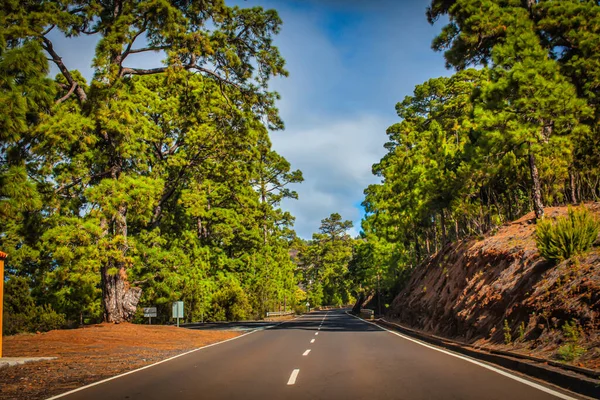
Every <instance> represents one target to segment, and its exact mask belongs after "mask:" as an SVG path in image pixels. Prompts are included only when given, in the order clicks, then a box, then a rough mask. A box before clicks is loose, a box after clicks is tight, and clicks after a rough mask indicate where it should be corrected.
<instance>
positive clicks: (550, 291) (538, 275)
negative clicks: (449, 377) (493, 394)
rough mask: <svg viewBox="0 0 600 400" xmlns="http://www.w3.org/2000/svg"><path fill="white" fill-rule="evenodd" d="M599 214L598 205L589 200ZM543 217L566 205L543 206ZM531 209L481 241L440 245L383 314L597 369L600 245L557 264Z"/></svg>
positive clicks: (453, 335)
mask: <svg viewBox="0 0 600 400" xmlns="http://www.w3.org/2000/svg"><path fill="white" fill-rule="evenodd" d="M588 208H590V209H591V210H592V211H593V212H594V213H595V214H597V215H600V203H594V204H590V205H588ZM546 213H547V216H548V217H556V216H559V215H566V213H567V208H566V207H554V208H547V209H546ZM533 218H534V216H533V213H531V214H528V215H526V216H524V217H523V218H521V219H519V220H517V221H514V222H512V223H510V224H507V225H505V226H503V227H501V228H500V229H499V230H498V231H497V232H495V233H493V234H491V235H489V236H488V237H486V238H484V239H483V240H466V241H461V242H458V243H453V244H450V245H448V246H446V247H445V248H444V249H442V250H441V251H440V252H438V253H437V254H435V255H434V256H432V257H431V258H429V259H428V260H426V261H425V262H424V263H423V264H422V265H421V266H420V267H419V268H418V269H416V270H415V272H414V273H413V275H412V277H411V279H410V281H409V283H408V284H407V286H406V287H405V288H404V289H403V290H402V291H401V292H400V293H399V294H398V296H396V298H395V299H394V301H393V303H392V304H391V306H390V309H389V310H388V312H387V315H388V318H389V319H392V320H397V321H398V322H400V323H402V324H404V325H407V326H410V327H412V328H415V329H420V330H423V331H426V332H428V333H432V334H435V335H440V336H444V337H448V338H452V339H457V340H460V341H464V342H467V343H470V344H475V345H485V346H493V347H498V348H502V349H504V350H510V351H518V352H524V353H527V354H533V355H536V356H541V357H545V358H549V359H558V360H562V361H565V362H570V363H573V364H575V365H579V366H585V367H588V368H594V369H599V368H600V245H599V243H598V241H596V243H595V246H594V247H593V248H592V250H591V251H589V252H588V253H587V254H585V255H584V256H580V257H574V258H572V259H569V260H566V261H564V262H562V263H560V264H558V265H553V264H551V263H549V262H547V261H546V260H544V259H543V258H542V257H541V256H540V254H539V253H538V251H537V248H536V244H535V222H534V219H533Z"/></svg>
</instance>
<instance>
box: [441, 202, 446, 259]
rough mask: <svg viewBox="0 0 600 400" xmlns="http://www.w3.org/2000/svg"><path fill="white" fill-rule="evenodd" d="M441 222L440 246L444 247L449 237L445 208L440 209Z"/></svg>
mask: <svg viewBox="0 0 600 400" xmlns="http://www.w3.org/2000/svg"><path fill="white" fill-rule="evenodd" d="M440 224H441V226H442V243H441V246H440V248H442V249H443V248H444V246H445V245H446V239H447V233H446V213H445V212H444V209H443V208H442V210H441V211H440Z"/></svg>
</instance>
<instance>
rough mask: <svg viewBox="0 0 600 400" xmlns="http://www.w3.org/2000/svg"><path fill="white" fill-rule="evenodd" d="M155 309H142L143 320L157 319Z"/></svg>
mask: <svg viewBox="0 0 600 400" xmlns="http://www.w3.org/2000/svg"><path fill="white" fill-rule="evenodd" d="M157 316H158V313H157V312H156V307H144V318H153V317H157Z"/></svg>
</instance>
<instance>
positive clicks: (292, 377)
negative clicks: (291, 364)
mask: <svg viewBox="0 0 600 400" xmlns="http://www.w3.org/2000/svg"><path fill="white" fill-rule="evenodd" d="M299 372H300V370H299V369H295V370H293V371H292V374H291V375H290V379H288V383H287V384H288V385H293V384H294V383H296V378H297V377H298V373H299Z"/></svg>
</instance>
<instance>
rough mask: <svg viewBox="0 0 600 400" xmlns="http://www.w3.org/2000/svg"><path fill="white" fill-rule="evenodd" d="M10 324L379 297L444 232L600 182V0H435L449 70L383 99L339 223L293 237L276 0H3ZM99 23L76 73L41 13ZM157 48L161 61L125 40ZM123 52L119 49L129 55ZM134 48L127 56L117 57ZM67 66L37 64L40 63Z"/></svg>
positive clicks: (456, 232) (498, 218)
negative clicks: (383, 126) (242, 1)
mask: <svg viewBox="0 0 600 400" xmlns="http://www.w3.org/2000/svg"><path fill="white" fill-rule="evenodd" d="M0 18H1V19H2V25H1V26H2V28H0V82H1V85H2V88H3V90H2V91H1V92H0V96H2V100H1V101H0V107H2V109H1V110H0V115H1V119H0V135H1V136H0V148H1V154H2V156H1V160H0V220H1V221H2V227H1V229H0V249H1V250H3V251H5V252H7V253H9V258H8V259H7V271H6V273H7V277H8V279H7V281H6V305H5V315H6V317H5V318H7V321H9V324H8V326H5V328H4V329H5V331H8V332H11V333H14V332H17V331H23V330H40V329H51V328H53V327H62V326H76V325H78V324H85V323H93V322H98V321H101V320H104V321H108V322H121V321H138V322H139V321H140V320H141V316H140V307H147V306H157V307H159V310H160V312H159V314H160V315H162V316H163V317H162V319H161V321H162V322H167V321H168V319H169V318H168V315H169V312H170V311H169V309H170V304H171V303H172V302H173V301H177V300H183V301H184V302H185V304H186V317H187V318H188V319H189V320H193V321H199V320H239V319H248V318H262V317H264V314H265V312H266V311H269V310H271V311H272V310H283V309H286V310H287V309H292V310H296V311H298V312H300V311H303V308H302V307H303V306H304V304H305V303H306V302H308V303H309V304H310V305H311V306H321V305H348V304H352V303H353V302H354V301H355V299H356V298H358V297H360V296H364V295H365V294H366V293H372V292H374V291H378V292H380V293H381V294H382V297H383V301H384V302H386V303H389V302H391V299H392V298H393V296H394V295H395V294H396V293H397V292H398V290H399V288H400V287H401V286H402V285H403V284H404V283H405V282H406V281H407V278H408V277H409V276H410V274H411V272H412V271H414V270H415V269H416V268H418V266H419V265H420V264H421V263H422V262H423V261H424V260H425V259H427V258H428V257H429V256H431V255H433V254H434V253H436V252H437V251H439V250H440V249H442V248H443V247H444V246H445V245H446V244H447V243H450V242H453V241H458V240H462V239H465V238H470V237H481V236H483V235H484V234H487V233H489V232H493V231H494V230H496V229H498V227H500V226H501V225H503V224H505V223H507V222H509V221H512V220H514V219H517V218H519V217H520V216H522V215H524V214H526V213H527V212H530V211H534V212H535V215H536V217H537V219H538V220H543V218H544V209H545V207H548V206H554V205H565V204H580V203H582V202H587V201H598V199H599V198H600V129H599V128H598V118H599V117H600V94H599V88H600V4H599V3H598V2H597V1H593V0H585V1H581V0H563V1H551V0H539V1H532V0H433V1H431V3H430V5H429V6H428V7H427V10H426V14H425V10H424V16H423V18H427V19H428V21H429V22H430V23H431V24H434V26H437V25H436V24H441V22H439V20H442V21H445V22H444V23H443V26H441V29H440V33H439V35H438V36H437V37H436V38H435V39H434V40H433V43H432V48H433V50H434V51H438V52H443V54H444V57H445V60H446V67H447V68H448V69H449V74H448V76H443V77H437V78H432V79H430V80H428V81H426V82H423V83H422V84H420V85H417V86H416V87H415V88H414V92H413V94H412V95H410V96H407V97H405V98H404V99H403V100H401V101H400V102H399V103H398V104H397V105H396V112H397V115H398V122H397V123H395V124H393V125H392V126H390V127H389V128H388V130H387V135H388V142H387V143H386V144H385V149H386V150H387V153H386V154H385V156H384V157H383V158H382V159H381V160H380V161H379V162H378V163H376V164H375V165H373V174H374V175H375V176H376V177H377V178H378V179H380V183H378V184H373V185H370V186H369V187H368V188H366V189H365V199H364V202H363V207H364V209H365V212H366V215H365V217H364V219H363V221H362V227H361V228H362V230H361V233H360V236H359V237H356V238H352V237H351V236H350V235H349V233H348V232H349V229H350V228H351V227H352V222H351V221H346V220H344V219H343V218H342V216H340V215H339V214H337V213H333V214H331V215H330V216H328V217H326V218H324V219H323V220H322V221H321V226H320V228H319V231H318V232H317V233H315V234H313V237H312V239H310V240H305V239H301V238H298V237H297V236H296V234H295V232H294V230H293V222H294V217H293V216H292V215H291V214H290V213H289V212H286V211H284V210H282V208H281V201H282V200H284V199H295V198H297V197H298V196H297V194H296V193H295V191H294V190H293V185H294V184H298V183H300V182H302V180H303V177H302V173H301V172H300V171H299V170H295V169H294V168H293V167H292V166H291V165H290V163H289V162H288V161H287V160H285V158H283V157H282V156H281V155H279V154H277V153H276V152H275V151H274V150H273V149H272V148H271V142H270V139H269V132H272V131H275V130H280V129H283V128H284V125H283V121H282V120H281V119H280V117H279V113H278V110H277V108H276V103H277V100H278V94H277V93H275V92H273V91H271V90H270V89H269V85H268V84H269V81H270V80H271V79H272V78H273V77H276V76H286V75H287V71H286V69H285V61H284V59H283V58H282V56H281V55H280V53H279V51H278V49H277V48H276V47H275V46H274V45H273V38H274V36H275V35H276V34H277V33H278V32H279V29H280V26H281V23H282V21H281V20H280V18H279V16H278V15H277V13H276V12H275V11H274V10H263V9H262V8H259V7H256V8H238V7H228V6H227V5H225V3H224V2H223V1H220V0H209V1H202V2H194V1H177V2H175V1H162V0H150V1H143V2H121V1H106V2H105V1H92V0H88V1H72V0H70V1H67V0H65V1H57V2H45V1H33V2H27V3H21V2H19V1H14V0H13V1H6V2H4V3H3V6H2V10H1V11H0ZM56 31H59V32H60V33H61V34H62V35H64V36H66V37H67V38H75V37H78V36H84V35H97V36H98V38H99V39H98V45H97V47H96V54H95V57H94V58H93V60H89V63H90V66H91V67H92V68H93V71H94V74H93V78H92V79H91V81H89V82H88V81H86V79H84V77H83V75H82V74H81V73H80V72H79V71H77V70H71V69H69V66H68V65H65V64H64V63H63V61H62V58H61V55H60V54H58V53H57V52H56V51H55V48H54V46H53V42H52V41H51V37H52V35H51V34H52V33H53V32H56ZM146 52H154V53H159V54H162V55H164V60H163V63H162V64H157V65H156V66H155V67H154V68H147V67H145V66H136V65H135V60H136V58H135V55H136V54H140V53H146ZM128 57H129V58H128ZM130 60H131V61H130ZM50 64H53V65H54V66H55V67H56V68H58V70H59V71H60V73H59V74H58V75H56V76H55V77H51V76H49V65H50Z"/></svg>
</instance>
